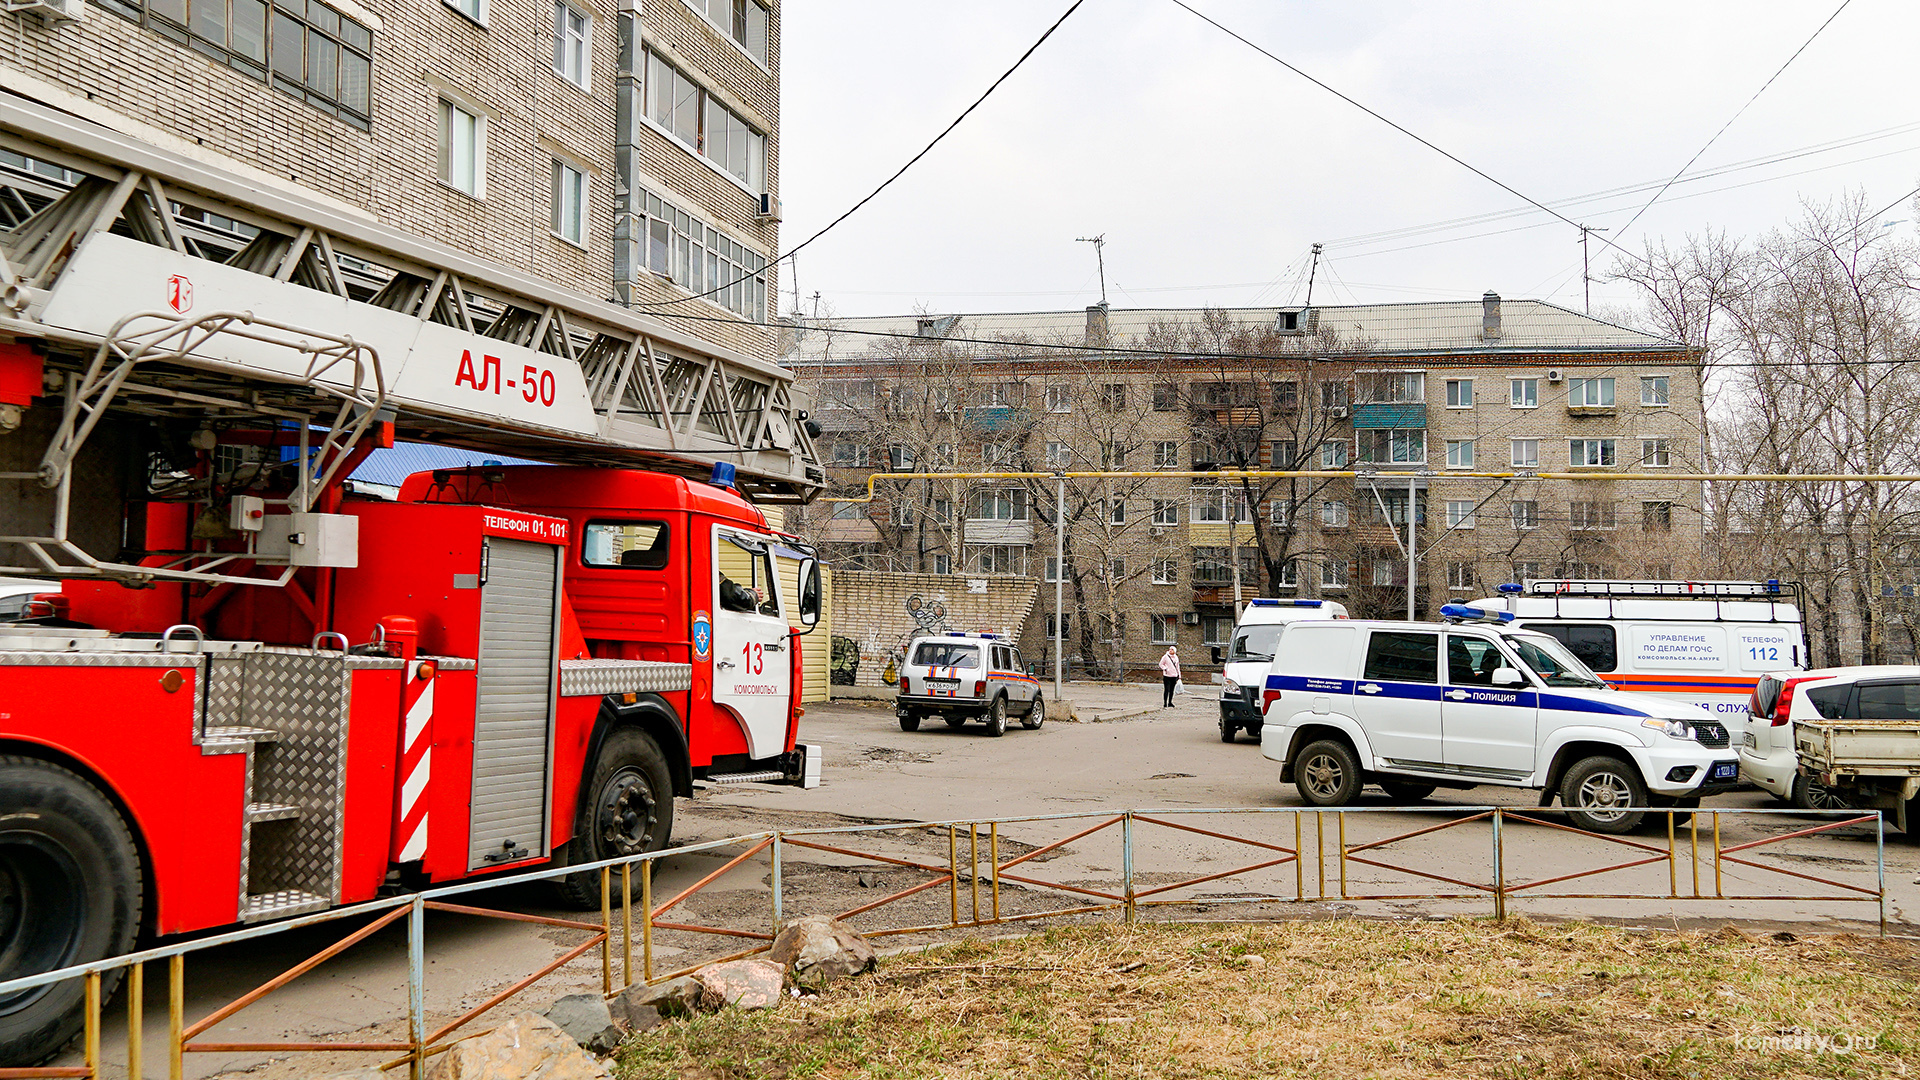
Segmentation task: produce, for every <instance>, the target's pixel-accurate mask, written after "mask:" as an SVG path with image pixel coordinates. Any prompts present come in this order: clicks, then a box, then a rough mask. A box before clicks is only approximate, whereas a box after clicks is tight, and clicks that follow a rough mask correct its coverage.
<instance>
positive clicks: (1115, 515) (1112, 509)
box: [1107, 499, 1127, 525]
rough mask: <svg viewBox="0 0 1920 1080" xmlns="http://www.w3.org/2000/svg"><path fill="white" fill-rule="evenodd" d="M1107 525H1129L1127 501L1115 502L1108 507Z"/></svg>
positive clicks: (1116, 500)
mask: <svg viewBox="0 0 1920 1080" xmlns="http://www.w3.org/2000/svg"><path fill="white" fill-rule="evenodd" d="M1107 523H1108V524H1110V525H1125V524H1126V523H1127V500H1125V499H1115V500H1113V504H1112V505H1111V506H1109V507H1107Z"/></svg>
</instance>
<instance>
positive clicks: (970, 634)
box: [953, 630, 1005, 641]
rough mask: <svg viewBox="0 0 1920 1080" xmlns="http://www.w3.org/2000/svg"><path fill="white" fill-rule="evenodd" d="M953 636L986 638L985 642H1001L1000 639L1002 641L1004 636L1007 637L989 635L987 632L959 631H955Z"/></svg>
mask: <svg viewBox="0 0 1920 1080" xmlns="http://www.w3.org/2000/svg"><path fill="white" fill-rule="evenodd" d="M953 636H954V637H970V638H984V639H985V640H987V641H999V640H1000V639H1001V638H1002V637H1003V636H1005V635H1002V634H989V633H987V632H986V631H984V630H958V631H955V632H954V634H953Z"/></svg>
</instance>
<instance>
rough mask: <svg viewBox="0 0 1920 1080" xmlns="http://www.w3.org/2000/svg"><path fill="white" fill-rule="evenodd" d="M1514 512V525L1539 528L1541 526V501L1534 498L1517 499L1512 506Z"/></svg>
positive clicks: (1523, 527)
mask: <svg viewBox="0 0 1920 1080" xmlns="http://www.w3.org/2000/svg"><path fill="white" fill-rule="evenodd" d="M1510 510H1511V512H1512V514H1513V527H1514V528H1516V529H1537V528H1539V527H1540V503H1539V502H1538V501H1537V500H1534V499H1516V500H1514V501H1513V503H1512V504H1511V506H1510Z"/></svg>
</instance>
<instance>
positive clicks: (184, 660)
mask: <svg viewBox="0 0 1920 1080" xmlns="http://www.w3.org/2000/svg"><path fill="white" fill-rule="evenodd" d="M198 660H199V657H197V656H195V655H193V654H191V653H129V652H51V651H49V652H38V651H33V652H28V651H24V650H15V651H10V652H0V666H3V665H19V666H22V667H29V666H48V667H177V668H190V667H193V666H194V664H195V663H196V662H197V661H198Z"/></svg>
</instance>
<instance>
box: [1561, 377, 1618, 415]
mask: <svg viewBox="0 0 1920 1080" xmlns="http://www.w3.org/2000/svg"><path fill="white" fill-rule="evenodd" d="M1567 407H1568V408H1570V409H1610V408H1612V407H1613V380H1612V379H1574V380H1571V381H1570V382H1569V383H1568V384H1567Z"/></svg>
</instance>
